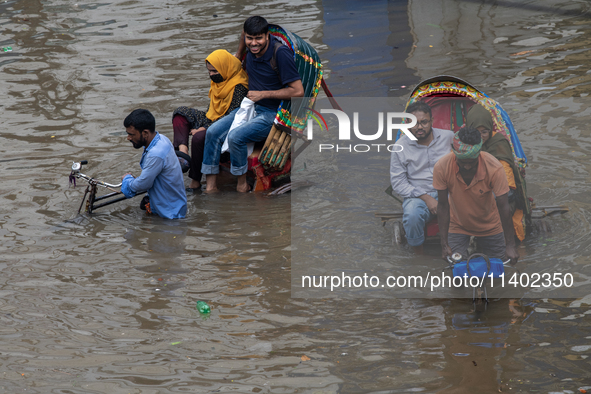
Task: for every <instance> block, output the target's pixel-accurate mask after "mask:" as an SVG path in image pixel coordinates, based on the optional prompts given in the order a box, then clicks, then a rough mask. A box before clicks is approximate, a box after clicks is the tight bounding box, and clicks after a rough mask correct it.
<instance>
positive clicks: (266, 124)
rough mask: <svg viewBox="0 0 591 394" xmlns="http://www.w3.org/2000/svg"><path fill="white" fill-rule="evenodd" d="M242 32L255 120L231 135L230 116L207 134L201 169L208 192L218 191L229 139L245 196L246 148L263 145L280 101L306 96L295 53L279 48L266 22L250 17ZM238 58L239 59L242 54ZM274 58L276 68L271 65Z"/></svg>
mask: <svg viewBox="0 0 591 394" xmlns="http://www.w3.org/2000/svg"><path fill="white" fill-rule="evenodd" d="M243 28H244V31H243V35H242V37H244V41H243V42H241V43H240V48H244V47H246V48H247V49H248V52H247V54H246V58H245V61H244V64H245V67H246V72H247V73H248V78H249V80H248V83H249V89H250V90H249V92H248V94H247V96H246V97H247V98H249V99H250V100H252V101H254V103H255V104H254V107H255V116H254V117H253V118H252V119H250V120H248V121H247V122H246V123H244V124H242V125H240V126H238V127H236V128H235V129H233V130H232V133H230V135H228V132H229V131H230V127H231V125H232V121H233V120H234V117H235V115H236V113H231V114H229V115H228V116H226V117H225V118H224V119H223V120H221V121H219V122H216V123H214V124H213V125H211V127H210V128H209V129H208V130H207V135H206V136H205V152H204V155H203V165H202V166H201V171H202V172H203V173H204V174H206V181H207V187H206V192H215V191H217V190H218V189H217V174H218V173H219V168H220V166H219V164H220V151H221V147H222V145H223V143H224V140H225V139H226V136H228V145H229V150H230V158H231V167H230V172H231V173H232V175H235V176H237V177H238V184H237V186H236V190H237V191H239V192H242V193H246V192H248V191H250V186H249V185H248V183H247V182H246V172H247V170H248V150H247V147H246V144H247V143H249V142H258V141H264V140H265V139H266V138H267V136H268V135H269V132H270V131H271V127H272V126H273V121H274V120H275V115H276V114H277V108H279V104H280V103H281V100H289V99H291V98H292V97H303V96H304V86H303V85H302V80H301V77H300V74H299V73H298V70H297V67H296V65H295V60H294V58H293V53H292V52H291V51H290V50H289V48H287V47H286V46H285V45H277V47H276V43H278V40H277V39H275V37H273V36H271V34H270V32H269V24H268V23H267V21H266V19H265V18H263V17H260V16H251V17H250V18H248V19H247V20H246V21H245V22H244V26H243ZM237 55H238V57H239V56H240V55H241V54H240V53H239V54H237ZM274 55H275V64H272V63H271V60H272V59H273V56H274Z"/></svg>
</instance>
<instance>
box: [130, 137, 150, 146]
mask: <svg viewBox="0 0 591 394" xmlns="http://www.w3.org/2000/svg"><path fill="white" fill-rule="evenodd" d="M131 144H132V145H133V147H134V148H135V149H139V148H141V147H143V146H145V145H146V139H145V138H144V136H143V135H142V136H140V140H139V142H137V143H136V142H133V141H131Z"/></svg>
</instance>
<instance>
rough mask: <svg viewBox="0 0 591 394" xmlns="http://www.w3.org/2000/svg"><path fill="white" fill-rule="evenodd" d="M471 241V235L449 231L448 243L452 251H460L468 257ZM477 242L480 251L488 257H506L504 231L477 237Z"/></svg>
mask: <svg viewBox="0 0 591 394" xmlns="http://www.w3.org/2000/svg"><path fill="white" fill-rule="evenodd" d="M469 243H470V236H469V235H465V234H457V233H449V234H448V236H447V244H448V245H449V247H450V248H451V251H452V252H453V253H455V252H458V253H460V254H461V255H462V256H464V258H467V257H468V244H469ZM476 244H477V245H478V251H479V252H481V253H484V254H485V255H487V256H488V257H496V258H497V259H504V258H505V234H504V233H503V232H500V233H498V234H495V235H489V236H488V237H476Z"/></svg>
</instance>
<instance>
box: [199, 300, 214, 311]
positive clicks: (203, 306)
mask: <svg viewBox="0 0 591 394" xmlns="http://www.w3.org/2000/svg"><path fill="white" fill-rule="evenodd" d="M197 310H198V311H199V313H209V312H211V309H210V308H209V305H207V302H205V301H197Z"/></svg>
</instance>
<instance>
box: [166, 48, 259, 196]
mask: <svg viewBox="0 0 591 394" xmlns="http://www.w3.org/2000/svg"><path fill="white" fill-rule="evenodd" d="M205 65H206V67H207V70H208V72H209V76H210V78H211V87H210V89H209V99H210V101H209V107H208V109H207V110H206V111H200V110H198V109H194V108H189V107H179V108H177V109H176V110H175V111H174V112H173V114H172V128H173V130H174V140H173V145H174V148H175V150H177V151H179V152H181V153H180V154H178V156H179V161H180V162H181V167H184V168H183V170H184V171H186V170H187V169H188V170H189V178H191V184H190V185H189V187H190V188H192V189H198V188H200V187H201V163H202V162H203V147H204V145H205V135H206V132H207V129H208V128H209V126H211V125H212V124H213V123H214V122H216V121H217V120H219V119H221V118H223V117H224V116H226V115H228V114H230V113H232V112H233V111H234V110H235V109H237V108H239V107H240V103H241V102H242V99H244V97H246V95H247V94H248V77H247V75H246V73H245V72H244V70H243V69H242V64H241V63H240V61H239V60H238V59H236V58H235V57H234V56H233V55H232V54H230V53H229V52H228V51H226V50H223V49H218V50H216V51H214V52H212V53H211V54H210V55H209V56H208V57H207V58H206V59H205ZM189 135H191V136H192V140H191V157H188V155H187V154H188V152H189V148H188V141H189ZM189 159H190V160H189Z"/></svg>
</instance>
